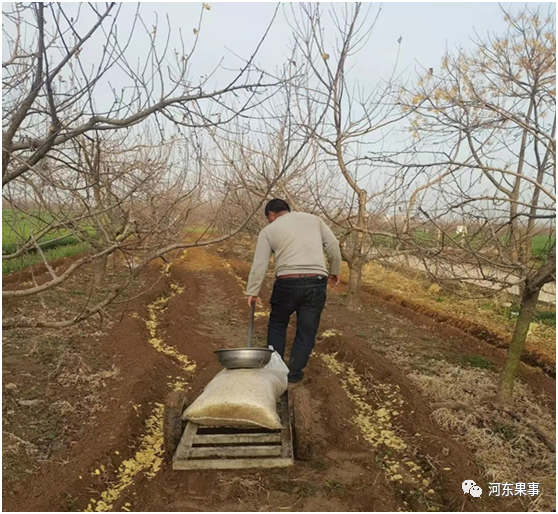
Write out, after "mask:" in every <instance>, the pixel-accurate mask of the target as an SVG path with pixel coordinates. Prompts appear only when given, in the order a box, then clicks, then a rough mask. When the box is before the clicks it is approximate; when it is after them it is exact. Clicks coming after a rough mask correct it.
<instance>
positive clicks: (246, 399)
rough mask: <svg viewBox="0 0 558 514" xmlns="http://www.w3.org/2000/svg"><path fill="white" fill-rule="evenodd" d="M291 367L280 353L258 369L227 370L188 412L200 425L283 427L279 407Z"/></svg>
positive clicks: (186, 417)
mask: <svg viewBox="0 0 558 514" xmlns="http://www.w3.org/2000/svg"><path fill="white" fill-rule="evenodd" d="M288 373H289V368H287V366H286V364H285V363H284V362H283V359H281V357H280V356H279V354H278V353H277V352H273V353H272V354H271V359H270V361H269V363H268V364H267V365H266V366H265V367H263V368H259V369H224V370H223V371H220V372H219V373H217V375H215V377H214V378H213V380H212V381H211V382H209V384H207V386H206V388H205V389H204V391H203V393H202V394H201V395H200V396H199V397H198V398H197V399H196V401H195V402H194V403H192V405H190V407H188V408H187V409H186V411H185V412H184V414H183V416H182V417H183V418H184V419H187V420H189V421H192V422H194V423H197V424H198V425H204V426H213V427H219V426H227V427H263V428H270V429H278V428H281V420H280V418H279V415H278V414H277V409H276V404H277V400H278V399H279V397H280V396H281V395H282V394H283V393H284V392H285V391H286V390H287V386H288V384H287V375H288Z"/></svg>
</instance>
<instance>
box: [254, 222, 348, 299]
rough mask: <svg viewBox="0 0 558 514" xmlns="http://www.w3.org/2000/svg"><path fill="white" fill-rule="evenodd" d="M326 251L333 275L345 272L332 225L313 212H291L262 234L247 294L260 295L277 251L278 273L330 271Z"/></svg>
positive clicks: (271, 224)
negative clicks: (342, 268)
mask: <svg viewBox="0 0 558 514" xmlns="http://www.w3.org/2000/svg"><path fill="white" fill-rule="evenodd" d="M324 251H325V252H326V254H327V258H328V260H329V264H330V267H331V271H330V272H329V273H330V274H331V275H339V274H340V273H341V252H340V250H339V242H338V241H337V239H336V238H335V236H334V235H333V232H332V231H331V229H330V228H329V227H328V226H327V225H326V224H325V223H324V222H323V221H322V220H321V219H320V218H318V216H314V215H313V214H307V213H304V212H289V213H287V214H283V215H282V216H280V217H279V218H277V219H276V220H275V221H274V222H273V223H270V224H269V225H268V226H267V227H265V228H264V229H263V230H262V231H261V232H260V235H259V236H258V243H257V245H256V252H255V254H254V262H253V263H252V270H251V271H250V276H249V278H248V285H247V286H246V295H248V296H258V295H259V294H260V289H261V287H262V283H263V281H264V278H265V273H266V271H267V266H268V265H269V258H270V257H271V254H272V253H273V254H274V256H275V257H274V260H275V276H276V277H280V276H281V275H290V274H293V273H301V274H303V273H304V274H306V273H307V274H310V273H323V274H324V275H328V271H327V267H326V263H325V259H324Z"/></svg>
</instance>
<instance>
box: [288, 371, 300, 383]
mask: <svg viewBox="0 0 558 514" xmlns="http://www.w3.org/2000/svg"><path fill="white" fill-rule="evenodd" d="M303 378H304V373H303V372H302V371H301V372H300V374H298V375H291V374H290V373H289V376H288V377H287V380H288V381H289V384H298V383H299V382H302V379H303Z"/></svg>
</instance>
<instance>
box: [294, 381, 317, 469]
mask: <svg viewBox="0 0 558 514" xmlns="http://www.w3.org/2000/svg"><path fill="white" fill-rule="evenodd" d="M289 403H290V407H291V420H292V429H293V450H294V457H295V459H296V460H301V461H309V460H311V459H312V454H313V450H314V444H313V441H312V425H311V420H312V409H311V405H310V396H309V394H308V391H306V390H305V389H302V388H298V387H297V388H292V389H289Z"/></svg>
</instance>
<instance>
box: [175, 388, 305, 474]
mask: <svg viewBox="0 0 558 514" xmlns="http://www.w3.org/2000/svg"><path fill="white" fill-rule="evenodd" d="M304 393H305V392H304V391H299V390H291V391H287V392H285V394H283V396H281V398H280V399H279V401H278V402H277V412H278V414H279V417H280V418H281V428H280V429H278V430H269V429H265V428H232V427H206V426H202V425H198V424H196V423H192V422H191V421H188V422H185V421H183V420H182V413H183V412H184V409H185V408H186V407H187V400H186V398H185V396H184V394H183V393H178V392H174V393H171V394H170V395H169V397H168V398H167V402H166V403H165V415H164V439H165V450H166V453H167V455H168V457H169V458H171V459H172V469H175V470H185V469H238V468H275V467H285V466H291V465H292V464H294V460H295V457H296V458H297V459H298V460H309V459H310V458H311V451H312V441H311V437H310V432H309V428H310V427H309V423H308V422H309V416H308V414H307V413H308V412H309V410H308V408H309V401H308V398H307V395H306V394H304Z"/></svg>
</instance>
